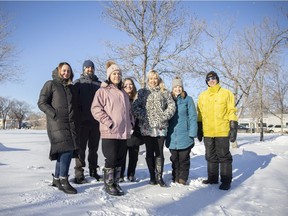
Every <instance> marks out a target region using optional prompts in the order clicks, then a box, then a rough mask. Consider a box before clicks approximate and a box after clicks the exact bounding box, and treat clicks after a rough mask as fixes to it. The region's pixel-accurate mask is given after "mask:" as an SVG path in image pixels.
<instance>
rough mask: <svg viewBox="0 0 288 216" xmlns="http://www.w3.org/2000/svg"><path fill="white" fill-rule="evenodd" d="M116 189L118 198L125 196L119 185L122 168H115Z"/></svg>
mask: <svg viewBox="0 0 288 216" xmlns="http://www.w3.org/2000/svg"><path fill="white" fill-rule="evenodd" d="M114 175H115V182H114V184H115V188H116V190H117V195H118V196H123V195H124V191H123V190H122V188H121V187H120V185H119V179H120V175H121V167H116V168H115V173H114Z"/></svg>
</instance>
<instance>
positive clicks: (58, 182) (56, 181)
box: [51, 174, 60, 188]
mask: <svg viewBox="0 0 288 216" xmlns="http://www.w3.org/2000/svg"><path fill="white" fill-rule="evenodd" d="M52 176H53V181H52V185H51V186H52V187H57V188H58V187H59V185H60V179H59V178H55V176H54V174H52Z"/></svg>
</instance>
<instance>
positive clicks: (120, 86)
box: [104, 79, 122, 89]
mask: <svg viewBox="0 0 288 216" xmlns="http://www.w3.org/2000/svg"><path fill="white" fill-rule="evenodd" d="M104 82H106V83H107V84H108V85H110V84H113V85H114V83H112V82H111V80H110V79H108V80H105V81H104ZM117 88H118V89H121V88H122V80H121V81H120V82H119V83H118V84H117Z"/></svg>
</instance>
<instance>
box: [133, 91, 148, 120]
mask: <svg viewBox="0 0 288 216" xmlns="http://www.w3.org/2000/svg"><path fill="white" fill-rule="evenodd" d="M132 113H133V115H134V117H135V118H138V119H140V120H144V119H145V118H147V113H146V108H145V106H144V91H143V89H140V90H139V91H138V93H137V95H136V99H135V101H134V102H133V104H132Z"/></svg>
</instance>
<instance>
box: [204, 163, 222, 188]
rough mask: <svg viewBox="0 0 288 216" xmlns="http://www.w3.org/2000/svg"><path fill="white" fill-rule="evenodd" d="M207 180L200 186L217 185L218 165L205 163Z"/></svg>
mask: <svg viewBox="0 0 288 216" xmlns="http://www.w3.org/2000/svg"><path fill="white" fill-rule="evenodd" d="M207 171H208V179H206V180H203V181H202V184H218V179H219V164H218V163H211V162H208V163H207Z"/></svg>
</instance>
